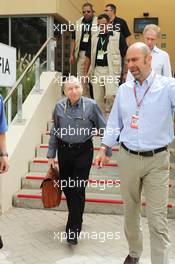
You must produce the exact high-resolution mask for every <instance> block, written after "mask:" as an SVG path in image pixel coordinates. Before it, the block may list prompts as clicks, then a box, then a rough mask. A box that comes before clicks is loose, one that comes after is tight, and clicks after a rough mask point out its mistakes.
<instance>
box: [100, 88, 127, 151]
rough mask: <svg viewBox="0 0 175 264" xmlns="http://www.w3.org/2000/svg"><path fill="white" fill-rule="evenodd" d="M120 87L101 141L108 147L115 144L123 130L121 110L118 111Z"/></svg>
mask: <svg viewBox="0 0 175 264" xmlns="http://www.w3.org/2000/svg"><path fill="white" fill-rule="evenodd" d="M121 89H122V87H120V88H119V89H118V92H117V96H116V97H115V100H114V103H113V107H112V110H111V112H110V115H109V118H108V122H107V126H106V131H105V134H104V137H103V139H102V143H103V144H105V145H106V146H108V147H112V146H114V145H115V144H116V143H117V139H118V136H119V135H120V131H121V130H122V128H123V122H122V116H121V110H120V104H119V101H120V90H121Z"/></svg>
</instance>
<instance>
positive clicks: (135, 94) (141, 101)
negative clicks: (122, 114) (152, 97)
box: [134, 74, 156, 109]
mask: <svg viewBox="0 0 175 264" xmlns="http://www.w3.org/2000/svg"><path fill="white" fill-rule="evenodd" d="M155 76H156V74H154V76H153V79H152V81H151V83H150V85H149V86H148V87H147V89H146V91H145V92H144V95H143V97H142V98H141V99H140V101H139V99H138V97H137V92H136V83H135V82H134V96H135V100H136V104H137V108H138V109H139V108H140V106H141V105H142V103H143V99H144V98H145V95H146V94H147V92H148V91H149V89H150V88H151V85H152V84H153V82H154V78H155Z"/></svg>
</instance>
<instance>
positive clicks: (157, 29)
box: [143, 24, 160, 38]
mask: <svg viewBox="0 0 175 264" xmlns="http://www.w3.org/2000/svg"><path fill="white" fill-rule="evenodd" d="M149 30H153V31H154V32H156V34H157V37H158V38H159V37H160V27H158V26H157V25H155V24H149V25H146V26H145V27H144V30H143V35H144V34H145V33H146V32H147V31H149Z"/></svg>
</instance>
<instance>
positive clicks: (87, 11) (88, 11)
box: [83, 10, 92, 14]
mask: <svg viewBox="0 0 175 264" xmlns="http://www.w3.org/2000/svg"><path fill="white" fill-rule="evenodd" d="M91 12H92V11H90V10H86V11H83V14H85V13H88V14H89V13H91Z"/></svg>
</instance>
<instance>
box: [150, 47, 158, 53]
mask: <svg viewBox="0 0 175 264" xmlns="http://www.w3.org/2000/svg"><path fill="white" fill-rule="evenodd" d="M151 52H156V53H158V52H159V49H158V47H157V46H156V45H155V46H154V48H153V49H152V50H151Z"/></svg>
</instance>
